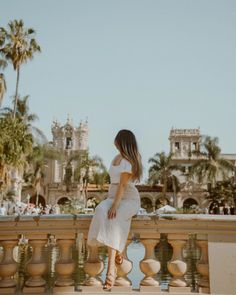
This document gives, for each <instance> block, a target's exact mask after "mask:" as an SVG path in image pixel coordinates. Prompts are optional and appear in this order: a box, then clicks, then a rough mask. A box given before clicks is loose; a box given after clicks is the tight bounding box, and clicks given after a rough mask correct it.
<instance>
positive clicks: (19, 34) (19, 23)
mask: <svg viewBox="0 0 236 295" xmlns="http://www.w3.org/2000/svg"><path fill="white" fill-rule="evenodd" d="M34 35H35V30H34V29H33V28H25V27H24V22H23V20H13V21H10V22H9V23H8V30H7V29H5V28H3V27H1V28H0V54H1V55H2V56H3V58H4V59H5V61H10V63H11V64H12V65H13V68H14V70H15V71H16V73H17V78H16V90H15V98H14V111H13V117H14V118H15V115H16V109H17V100H18V88H19V79H20V68H21V66H22V65H23V64H24V63H26V62H27V61H28V60H31V59H33V57H34V54H35V53H36V52H40V51H41V49H40V46H39V45H38V43H37V41H36V40H35V38H34Z"/></svg>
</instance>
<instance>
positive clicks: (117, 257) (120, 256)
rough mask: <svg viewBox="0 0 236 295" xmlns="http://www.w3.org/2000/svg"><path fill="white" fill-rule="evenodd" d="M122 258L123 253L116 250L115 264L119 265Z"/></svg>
mask: <svg viewBox="0 0 236 295" xmlns="http://www.w3.org/2000/svg"><path fill="white" fill-rule="evenodd" d="M123 260H124V255H123V254H122V253H120V252H118V251H117V252H116V258H115V262H116V264H118V265H121V264H122V262H123Z"/></svg>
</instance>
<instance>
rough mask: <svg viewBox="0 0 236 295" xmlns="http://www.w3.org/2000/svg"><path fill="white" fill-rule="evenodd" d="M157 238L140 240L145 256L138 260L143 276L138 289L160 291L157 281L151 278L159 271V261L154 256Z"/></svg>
mask: <svg viewBox="0 0 236 295" xmlns="http://www.w3.org/2000/svg"><path fill="white" fill-rule="evenodd" d="M159 238H160V236H159V237H158V239H153V238H152V239H143V238H141V239H140V241H141V243H142V244H143V245H144V247H145V256H144V258H143V260H141V261H140V263H139V265H140V269H141V271H142V272H143V273H144V275H145V277H144V278H143V279H142V281H141V282H140V291H146V292H152V291H155V292H157V291H161V289H160V286H159V282H158V281H157V280H156V279H154V278H153V276H154V275H156V274H157V273H158V272H159V271H160V268H161V266H160V262H159V261H158V260H156V257H155V252H154V249H155V246H156V245H157V243H158V240H159Z"/></svg>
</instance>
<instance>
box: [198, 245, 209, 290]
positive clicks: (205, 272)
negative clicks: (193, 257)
mask: <svg viewBox="0 0 236 295" xmlns="http://www.w3.org/2000/svg"><path fill="white" fill-rule="evenodd" d="M196 243H197V246H198V247H199V248H200V249H201V259H200V261H199V262H198V263H197V271H198V272H199V273H200V275H201V278H200V280H199V281H198V286H199V292H201V293H207V294H208V293H210V284H209V263H208V241H207V240H197V241H196Z"/></svg>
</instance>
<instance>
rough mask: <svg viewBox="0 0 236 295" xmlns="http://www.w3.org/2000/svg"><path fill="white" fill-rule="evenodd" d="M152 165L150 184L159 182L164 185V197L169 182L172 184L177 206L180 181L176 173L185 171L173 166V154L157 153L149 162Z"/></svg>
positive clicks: (178, 166)
mask: <svg viewBox="0 0 236 295" xmlns="http://www.w3.org/2000/svg"><path fill="white" fill-rule="evenodd" d="M148 163H151V164H152V165H151V167H150V168H149V177H148V183H149V184H151V185H155V184H158V183H159V182H160V183H161V184H162V185H163V188H162V195H163V197H165V196H166V192H167V188H168V182H171V185H172V188H173V191H174V206H177V200H176V194H177V192H178V191H179V181H178V178H177V176H176V175H174V174H173V172H174V171H183V168H182V167H181V166H180V165H176V164H173V162H172V153H169V154H168V155H166V154H165V152H161V153H156V154H155V155H154V157H152V158H150V159H149V160H148Z"/></svg>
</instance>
